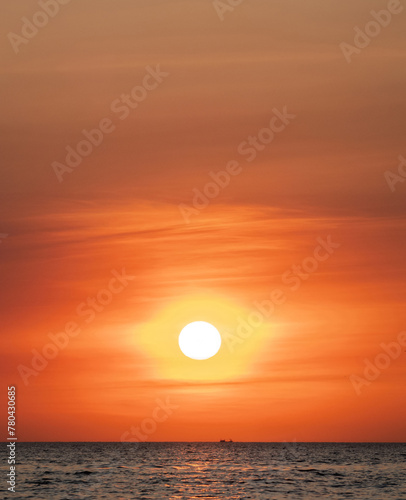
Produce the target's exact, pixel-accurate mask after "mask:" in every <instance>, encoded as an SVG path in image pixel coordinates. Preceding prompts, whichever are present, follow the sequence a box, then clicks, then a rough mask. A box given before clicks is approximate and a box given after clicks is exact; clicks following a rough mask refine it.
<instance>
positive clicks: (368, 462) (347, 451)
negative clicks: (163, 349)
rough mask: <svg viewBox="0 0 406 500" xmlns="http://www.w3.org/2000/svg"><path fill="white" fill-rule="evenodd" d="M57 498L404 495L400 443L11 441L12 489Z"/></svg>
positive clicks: (259, 499) (404, 459)
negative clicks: (13, 460) (14, 458)
mask: <svg viewBox="0 0 406 500" xmlns="http://www.w3.org/2000/svg"><path fill="white" fill-rule="evenodd" d="M1 450H2V464H1V465H2V475H3V479H2V486H3V488H2V495H3V496H2V497H1V498H14V499H25V498H32V499H35V500H42V499H43V500H62V499H87V498H88V499H124V500H125V499H137V500H141V499H159V500H163V499H173V500H175V499H176V500H178V499H179V500H180V499H182V500H191V499H199V500H202V499H210V500H214V499H230V500H231V499H241V500H250V499H251V500H253V499H255V500H268V499H275V500H282V499H311V500H314V499H347V498H348V499H366V500H372V499H381V500H392V499H393V500H395V499H396V500H400V499H405V500H406V485H405V483H406V444H383V443H380V444H375V443H370V444H367V443H362V444H354V443H352V444H349V443H348V444H347V443H294V442H292V443H228V442H227V443H220V442H219V443H18V444H17V447H16V455H17V465H16V467H17V469H16V472H17V473H16V493H11V492H7V489H6V487H7V484H6V473H7V472H8V469H9V466H8V465H7V456H6V454H7V452H6V451H5V450H6V446H5V444H4V443H3V445H2V446H1Z"/></svg>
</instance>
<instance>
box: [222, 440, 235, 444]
mask: <svg viewBox="0 0 406 500" xmlns="http://www.w3.org/2000/svg"><path fill="white" fill-rule="evenodd" d="M233 442H234V441H233V440H232V439H229V440H228V441H226V440H225V439H220V443H233Z"/></svg>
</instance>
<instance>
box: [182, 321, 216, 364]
mask: <svg viewBox="0 0 406 500" xmlns="http://www.w3.org/2000/svg"><path fill="white" fill-rule="evenodd" d="M178 340H179V347H180V350H181V351H182V352H183V354H184V355H185V356H187V357H188V358H192V359H199V360H202V359H209V358H211V357H212V356H214V355H215V354H217V352H218V350H219V349H220V346H221V336H220V333H219V332H218V330H217V328H215V327H214V326H213V325H211V324H210V323H207V322H206V321H194V322H193V323H189V324H188V325H186V326H185V327H184V328H183V329H182V331H181V332H180V334H179V339H178Z"/></svg>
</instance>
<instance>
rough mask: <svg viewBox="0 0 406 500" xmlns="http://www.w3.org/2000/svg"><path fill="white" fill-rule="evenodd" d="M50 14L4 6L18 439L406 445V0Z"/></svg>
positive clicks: (132, 0)
mask: <svg viewBox="0 0 406 500" xmlns="http://www.w3.org/2000/svg"><path fill="white" fill-rule="evenodd" d="M62 3H63V2H62ZM62 3H61V4H58V5H57V6H56V7H55V3H54V2H53V1H51V2H50V3H49V4H46V5H47V6H48V7H47V8H48V9H51V11H50V12H52V14H53V16H50V15H49V16H47V15H46V16H45V17H44V14H38V12H44V9H43V8H42V7H41V4H39V3H38V2H33V1H26V0H21V1H19V2H7V3H6V2H3V3H2V5H1V7H0V9H1V12H0V18H1V27H2V29H1V33H2V35H1V36H2V42H1V44H0V57H1V60H2V66H1V68H2V69H1V70H0V78H1V83H2V88H3V95H4V99H3V100H2V102H1V113H0V122H1V130H2V134H1V139H0V142H1V156H2V162H1V171H0V176H1V184H0V189H1V200H0V205H1V214H2V216H1V225H0V269H1V276H2V300H1V301H0V311H1V317H2V332H1V337H2V349H1V354H0V374H1V380H2V386H3V387H6V386H15V387H16V394H17V396H16V397H17V435H18V439H19V440H21V441H127V440H132V441H137V440H147V441H217V440H219V439H221V438H227V439H228V438H232V439H234V441H288V442H295V441H388V442H389V441H404V440H405V438H406V428H405V424H404V422H405V420H406V404H405V398H404V394H405V359H406V358H405V351H406V340H405V336H404V335H403V336H402V332H405V331H406V314H405V307H404V297H405V291H406V286H405V278H406V273H405V263H404V259H405V257H404V255H405V247H406V239H405V238H406V237H405V227H406V218H405V209H406V204H405V194H406V184H405V183H404V181H405V180H406V168H405V169H404V170H402V167H401V165H402V164H405V163H406V160H404V159H403V158H404V157H406V151H405V149H404V144H405V141H404V138H405V107H406V103H405V96H404V88H405V80H406V69H405V64H404V60H405V56H406V48H405V46H404V30H405V22H406V9H405V10H403V8H402V5H401V4H399V5H398V3H397V1H396V0H391V1H389V2H386V1H381V0H379V1H378V0H358V1H357V2H335V1H334V2H333V1H331V0H323V1H321V0H319V1H316V0H308V1H307V2H302V1H300V0H283V1H282V0H274V1H272V2H270V1H265V0H243V1H242V2H240V4H239V5H235V6H231V4H232V2H228V1H226V0H225V1H224V2H217V3H216V2H211V1H210V0H187V1H186V0H185V1H180V0H179V1H175V0H167V1H162V0H117V1H115V2H109V1H107V0H97V1H96V0H87V1H86V2H79V1H75V0H72V1H70V2H67V3H66V4H64V5H62ZM50 5H52V7H50ZM389 8H390V9H392V11H393V12H392V14H390V16H389V17H390V20H389V21H388V19H389V18H388V14H385V13H383V14H382V13H381V14H380V16H381V20H382V19H385V20H386V21H385V23H386V24H387V25H386V26H385V27H382V26H379V25H377V24H375V25H371V24H369V27H366V26H368V23H371V21H373V20H374V14H371V11H375V13H378V12H380V11H382V10H385V11H387V10H388V9H389ZM52 9H54V10H52ZM375 15H376V16H377V15H378V14H375ZM33 19H34V20H36V22H37V24H40V25H41V27H36V26H35V25H32V24H30V23H31V22H32V21H33ZM27 20H28V23H27ZM375 23H376V21H375ZM376 26H378V28H376ZM357 27H358V28H359V29H360V30H361V31H362V32H365V29H366V30H367V32H368V30H369V32H371V33H372V32H373V31H374V29H375V30H378V31H379V33H377V34H376V35H374V36H371V37H370V38H368V39H365V35H359V32H357V31H356V30H355V28H357ZM356 33H358V39H357V41H354V37H355V36H356ZM363 36H364V38H362V37H363ZM360 40H361V41H360ZM368 40H369V41H368ZM356 43H358V45H356ZM343 44H347V45H343ZM359 45H362V46H363V47H362V48H360V47H359ZM350 46H352V49H351V47H350ZM343 47H345V48H343ZM349 47H350V48H349ZM348 51H350V55H348V54H349V52H348ZM91 141H92V142H91ZM78 150H79V151H81V152H82V153H83V154H82V153H81V154H78V152H77V151H78ZM75 151H76V152H75ZM403 172H404V174H403ZM198 320H199V321H208V322H210V323H212V324H213V325H214V326H216V328H218V330H219V331H220V334H221V336H222V346H221V349H220V351H219V353H218V354H217V355H216V356H214V357H213V358H211V359H209V360H206V361H193V360H191V359H189V358H187V357H185V356H184V355H183V354H182V353H181V351H180V350H179V347H178V344H177V338H178V335H179V333H180V330H181V329H182V328H183V326H185V325H186V324H188V323H189V322H192V321H198ZM52 346H53V347H52ZM1 405H2V409H4V410H5V401H2V402H1ZM4 423H5V422H3V423H2V424H1V425H3V426H4Z"/></svg>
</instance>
